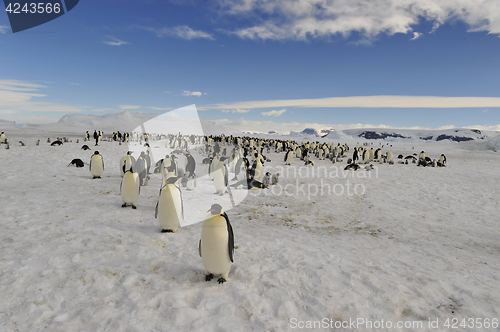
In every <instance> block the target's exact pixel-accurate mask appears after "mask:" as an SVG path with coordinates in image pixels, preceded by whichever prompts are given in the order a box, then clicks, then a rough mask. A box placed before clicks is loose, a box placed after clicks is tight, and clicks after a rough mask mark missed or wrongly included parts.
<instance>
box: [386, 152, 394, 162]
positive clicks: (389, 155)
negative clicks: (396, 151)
mask: <svg viewBox="0 0 500 332" xmlns="http://www.w3.org/2000/svg"><path fill="white" fill-rule="evenodd" d="M392 158H393V154H392V152H391V151H389V152H387V162H389V161H392Z"/></svg>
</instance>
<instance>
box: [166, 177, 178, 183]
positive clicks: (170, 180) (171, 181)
mask: <svg viewBox="0 0 500 332" xmlns="http://www.w3.org/2000/svg"><path fill="white" fill-rule="evenodd" d="M179 179H180V177H179V176H175V177H174V176H173V177H170V178H168V179H167V184H175V183H176V182H177V180H179Z"/></svg>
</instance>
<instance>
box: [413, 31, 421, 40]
mask: <svg viewBox="0 0 500 332" xmlns="http://www.w3.org/2000/svg"><path fill="white" fill-rule="evenodd" d="M423 35H424V34H423V33H420V32H414V33H413V37H412V38H411V39H410V40H417V39H419V38H420V37H422V36H423Z"/></svg>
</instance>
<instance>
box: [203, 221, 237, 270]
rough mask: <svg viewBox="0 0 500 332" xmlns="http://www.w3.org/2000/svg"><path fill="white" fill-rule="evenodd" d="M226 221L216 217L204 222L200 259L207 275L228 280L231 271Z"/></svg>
mask: <svg viewBox="0 0 500 332" xmlns="http://www.w3.org/2000/svg"><path fill="white" fill-rule="evenodd" d="M228 241H229V235H228V230H227V224H226V220H225V219H224V218H223V217H221V216H216V217H213V218H210V219H208V220H205V222H204V223H203V229H202V231H201V257H202V259H203V266H204V267H205V270H206V272H207V274H214V275H221V276H222V278H224V279H226V280H227V279H228V275H229V271H230V270H231V265H232V263H231V260H230V258H229V247H228Z"/></svg>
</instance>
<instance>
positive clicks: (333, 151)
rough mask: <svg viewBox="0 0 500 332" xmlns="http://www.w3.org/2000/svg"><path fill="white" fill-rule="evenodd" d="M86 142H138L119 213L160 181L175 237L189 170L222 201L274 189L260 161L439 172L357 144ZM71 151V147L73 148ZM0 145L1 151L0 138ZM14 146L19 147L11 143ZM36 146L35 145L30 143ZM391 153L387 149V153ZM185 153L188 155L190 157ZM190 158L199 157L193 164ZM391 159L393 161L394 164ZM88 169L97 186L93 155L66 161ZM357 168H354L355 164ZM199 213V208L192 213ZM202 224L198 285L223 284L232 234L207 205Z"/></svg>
mask: <svg viewBox="0 0 500 332" xmlns="http://www.w3.org/2000/svg"><path fill="white" fill-rule="evenodd" d="M92 138H93V140H94V142H95V143H94V146H99V145H100V144H101V142H103V141H110V142H113V141H114V142H118V143H119V144H120V145H121V144H122V143H129V142H138V143H139V144H140V145H141V146H144V151H142V152H140V154H139V155H138V156H136V157H137V158H136V157H134V156H133V153H132V152H131V151H129V152H128V153H127V154H126V155H125V156H123V158H122V159H121V160H120V162H119V174H120V175H121V176H122V180H121V184H120V195H121V200H122V204H121V206H122V207H123V208H126V207H127V206H130V207H132V209H133V210H136V209H137V208H138V206H139V198H140V188H141V187H143V186H147V185H148V180H149V179H150V175H151V174H153V173H154V174H155V175H156V176H158V177H161V179H162V182H161V183H162V184H161V187H160V190H159V194H158V200H157V203H156V208H155V213H154V215H155V218H156V219H158V222H159V232H161V233H177V232H178V230H179V227H180V225H181V222H182V220H183V219H184V207H183V201H182V190H188V191H193V190H196V186H197V183H196V179H197V175H196V173H197V166H198V167H201V166H203V167H204V168H205V167H206V168H207V169H206V171H207V173H208V174H209V175H210V178H211V180H212V181H213V186H214V194H215V195H221V196H223V195H226V194H227V193H228V191H230V189H231V188H234V189H247V190H263V189H267V188H270V186H273V185H277V184H278V183H279V176H280V174H279V173H276V174H271V173H270V172H265V171H264V166H265V163H266V162H268V161H270V159H269V158H268V157H267V156H266V155H265V154H264V151H265V153H266V154H269V153H271V151H274V153H278V154H282V158H283V165H286V166H291V165H292V164H296V165H304V166H307V167H314V165H315V161H330V162H331V163H342V162H344V159H346V164H347V165H346V166H345V170H352V171H359V170H362V169H364V170H365V171H370V170H372V169H373V163H380V164H389V165H394V164H396V163H398V164H406V165H408V164H410V163H411V164H416V165H417V166H419V167H445V166H446V156H445V155H444V154H442V155H441V156H440V157H439V158H437V159H432V158H430V157H428V156H427V155H426V153H425V152H424V151H422V152H421V153H420V154H418V155H417V154H416V153H414V154H411V155H408V156H404V155H399V156H398V158H397V160H394V155H393V152H392V151H390V150H389V151H382V148H384V147H385V146H382V147H381V148H378V149H374V148H373V147H369V145H368V144H366V143H364V144H362V145H360V144H357V146H356V147H354V148H353V149H352V150H351V147H349V146H348V145H347V144H343V145H341V144H340V143H338V144H336V145H335V144H334V143H330V144H327V143H322V142H318V141H317V142H301V143H298V142H296V141H286V140H276V139H257V138H252V137H235V136H225V135H220V136H194V135H190V136H185V135H181V134H180V133H179V134H178V135H156V134H138V133H120V132H114V133H113V134H112V135H111V136H108V137H105V136H104V133H103V132H102V131H94V134H93V135H92V136H91V134H90V133H89V132H88V131H87V132H86V133H85V135H84V139H83V140H84V142H86V143H87V142H90V141H91V139H92ZM160 140H162V141H166V147H168V148H170V149H171V151H172V152H171V154H169V155H166V156H165V158H163V159H161V160H158V161H154V160H152V159H151V156H150V154H149V149H148V148H149V143H150V142H155V141H160ZM69 142H71V141H70V140H68V139H67V138H66V137H62V138H59V137H58V138H57V139H56V140H54V141H52V142H51V140H50V138H48V139H47V143H48V144H50V145H51V146H54V147H55V146H61V145H63V144H64V143H69ZM76 142H77V144H78V142H79V140H77V141H76ZM0 144H5V145H6V148H9V145H8V141H7V138H6V135H5V133H4V132H2V133H1V134H0ZM19 144H20V145H21V146H25V145H26V144H25V143H24V142H23V141H19ZM36 145H37V146H38V145H40V140H37V142H36ZM389 147H392V146H387V148H389ZM190 149H191V150H190ZM81 150H84V151H86V150H91V148H90V147H89V145H88V144H84V145H83V146H81ZM191 152H196V154H198V155H201V156H202V157H203V159H202V162H200V163H199V164H197V162H196V159H195V157H194V156H193V154H192V153H191ZM398 160H399V161H398ZM85 164H87V165H89V170H90V173H91V177H92V179H101V178H102V177H103V174H104V172H105V167H104V157H103V156H102V155H101V154H100V153H99V151H94V152H93V154H92V156H91V158H90V161H89V163H85V162H84V161H83V160H82V159H73V160H71V162H70V163H69V165H68V166H75V167H78V168H82V167H84V165H85ZM363 164H364V165H365V166H363V167H362V166H361V165H363ZM200 208H202V207H200ZM207 213H208V214H207V216H206V218H205V220H204V222H203V226H202V233H201V239H200V241H199V255H200V257H201V260H202V263H203V266H204V270H205V280H206V281H207V282H208V281H211V280H213V279H214V278H216V277H217V282H218V283H219V284H223V283H225V282H226V281H228V278H229V273H230V269H231V266H232V264H233V262H234V249H235V246H234V241H235V239H234V233H233V228H232V225H231V223H230V220H229V216H228V215H227V214H226V213H225V212H224V210H223V207H222V206H221V205H219V204H214V205H212V206H211V207H210V209H209V210H208V212H207Z"/></svg>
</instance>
